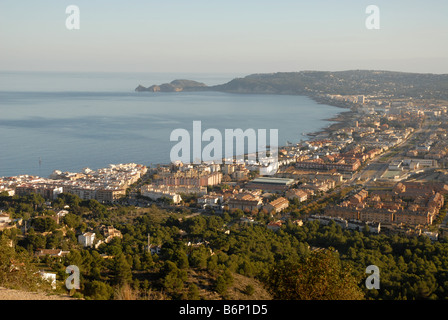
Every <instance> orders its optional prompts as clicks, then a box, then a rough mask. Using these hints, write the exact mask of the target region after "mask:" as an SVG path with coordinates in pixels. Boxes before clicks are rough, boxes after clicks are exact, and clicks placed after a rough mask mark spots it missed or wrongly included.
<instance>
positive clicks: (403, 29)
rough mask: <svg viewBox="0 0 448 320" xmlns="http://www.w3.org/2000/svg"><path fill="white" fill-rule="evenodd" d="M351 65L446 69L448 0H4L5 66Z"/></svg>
mask: <svg viewBox="0 0 448 320" xmlns="http://www.w3.org/2000/svg"><path fill="white" fill-rule="evenodd" d="M370 4H374V5H377V6H378V7H379V9H380V30H368V29H367V28H366V27H365V20H366V18H367V17H368V16H369V15H368V14H366V12H365V10H366V7H367V6H368V5H370ZM68 5H77V6H78V7H79V9H80V29H79V30H68V29H67V28H66V26H65V21H66V19H67V17H68V14H66V13H65V9H66V7H67V6H68ZM348 69H381V70H396V71H410V72H430V73H448V1H446V0H426V1H421V0H409V1H396V0H387V1H383V0H381V1H380V0H369V1H364V0H338V1H335V0H331V1H330V0H329V1H324V0H314V1H310V0H308V1H298V0H296V1H286V0H276V1H273V0H271V1H264V0H239V1H234V0H225V1H224V0H222V1H218V0H190V1H188V0H157V1H149V0H144V1H143V0H142V1H137V0H126V1H125V0H121V1H112V0H107V1H106V0H94V1H92V0H90V1H87V0H86V1H84V0H70V1H64V0H53V1H49V0H39V1H36V0H32V1H31V0H30V1H25V0H0V70H39V71H40V70H48V71H114V72H121V71H125V72H133V71H142V72H207V73H213V72H219V73H223V72H229V73H235V72H237V73H255V72H257V73H258V72H260V73H262V72H276V71H300V70H348Z"/></svg>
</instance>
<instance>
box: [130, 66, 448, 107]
mask: <svg viewBox="0 0 448 320" xmlns="http://www.w3.org/2000/svg"><path fill="white" fill-rule="evenodd" d="M135 91H137V92H141V91H153V92H154V91H160V92H180V91H220V92H228V93H251V94H290V95H307V96H316V95H322V94H341V95H358V94H361V95H379V96H386V97H387V96H390V97H394V98H404V97H413V98H417V99H422V98H423V99H446V100H448V74H433V73H410V72H399V71H385V70H347V71H298V72H275V73H255V74H250V75H247V76H245V77H243V78H235V79H232V80H230V81H229V82H227V83H224V84H219V85H214V86H207V85H205V84H203V83H201V82H197V81H193V80H174V81H172V82H171V83H170V84H162V85H159V86H157V85H152V86H150V87H148V88H145V87H143V86H142V85H139V86H138V87H137V88H136V89H135Z"/></svg>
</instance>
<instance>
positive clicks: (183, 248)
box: [0, 189, 448, 300]
mask: <svg viewBox="0 0 448 320" xmlns="http://www.w3.org/2000/svg"><path fill="white" fill-rule="evenodd" d="M347 192H348V189H347V190H345V189H344V190H338V191H337V193H339V194H335V195H334V196H331V197H328V198H323V199H321V201H320V200H319V201H318V202H317V204H318V206H317V207H320V206H321V205H323V204H325V203H327V202H328V201H332V199H333V197H336V196H341V194H346V193H347ZM41 200H42V199H39V197H7V196H5V195H2V196H0V207H1V208H3V209H4V210H5V211H8V212H10V213H11V214H12V215H13V216H16V217H22V218H23V219H30V220H29V222H30V223H29V224H27V225H28V226H29V228H28V230H27V232H26V233H24V234H23V233H22V232H21V230H19V229H14V228H13V229H8V230H4V231H2V234H1V235H2V238H1V241H2V245H1V246H0V261H1V265H0V285H3V286H10V287H22V288H29V289H33V288H36V287H38V285H37V283H38V282H35V281H34V280H33V281H31V279H36V277H35V276H33V275H34V274H35V273H34V271H35V270H36V268H37V266H39V267H41V266H44V267H45V268H48V269H50V270H53V272H56V273H57V275H58V280H59V283H60V288H63V283H64V281H65V279H66V277H67V276H68V274H66V273H65V268H66V266H68V265H72V264H73V265H76V266H78V267H79V269H80V271H81V279H80V283H81V288H80V290H78V292H77V293H76V294H77V295H78V296H81V295H82V296H83V297H84V298H86V299H106V300H107V299H220V298H228V299H233V298H234V299H237V298H238V299H242V298H244V297H245V298H246V299H257V298H266V297H272V298H274V299H363V298H365V299H444V298H447V297H448V292H447V291H446V288H447V287H448V272H447V270H448V243H446V242H444V241H443V240H441V241H440V242H431V241H430V240H429V239H428V238H427V237H425V236H420V237H409V238H408V237H405V236H401V235H393V236H388V235H385V234H380V235H372V234H369V233H368V232H367V230H366V231H364V232H357V231H348V230H344V229H342V228H340V227H339V226H338V225H337V224H335V223H331V224H330V225H328V226H324V225H320V224H319V223H318V222H317V221H314V222H306V223H305V224H304V225H303V226H297V225H295V224H293V223H292V222H291V221H287V222H286V223H285V224H284V226H283V227H282V228H281V229H280V230H279V231H277V232H274V231H271V230H268V229H267V228H266V227H265V224H264V223H258V224H257V223H253V224H250V223H240V222H239V220H238V217H240V216H242V215H244V212H242V211H241V210H240V211H241V212H236V211H235V212H225V213H224V214H223V215H221V216H217V215H196V216H191V215H190V213H182V212H168V211H166V210H162V209H159V208H157V207H155V206H153V207H150V208H145V209H136V208H134V207H120V206H105V205H102V204H99V203H97V202H95V201H81V200H80V199H79V198H77V197H76V196H71V195H65V194H64V195H61V196H60V197H59V198H58V199H57V200H55V201H54V202H53V204H52V208H49V207H46V205H45V202H43V201H41ZM66 205H68V206H70V207H69V208H68V210H69V212H70V213H69V214H67V215H66V216H65V217H64V219H61V220H62V221H60V223H59V224H56V223H55V222H54V220H53V219H51V217H52V216H53V214H54V212H55V211H57V208H58V207H61V208H63V207H64V206H66ZM311 206H314V204H312V205H311ZM313 208H314V207H313ZM296 209H297V210H298V207H296V208H293V211H294V210H296ZM308 209H310V210H311V209H312V208H308ZM314 209H316V208H314ZM314 209H313V210H314ZM27 217H28V218H27ZM266 219H267V215H265V216H263V214H259V218H257V221H258V222H266ZM293 219H294V217H291V220H293ZM101 225H113V226H114V227H115V228H117V229H118V230H120V231H121V233H122V235H123V236H122V238H118V237H116V238H113V239H112V240H111V241H110V242H109V243H103V244H101V245H99V246H98V247H97V248H82V247H81V246H80V245H79V244H78V243H77V235H78V234H80V233H82V232H85V231H86V230H92V231H93V232H95V233H96V234H97V237H98V238H99V239H103V238H102V234H101V232H100V226H101ZM148 234H149V235H150V241H151V244H152V245H154V246H161V247H162V250H161V252H160V253H159V254H156V253H153V254H151V253H150V252H148V250H147V247H146V245H147V241H148ZM10 240H12V243H13V244H14V246H13V247H10V246H8V245H6V243H9V241H10ZM41 248H47V249H63V250H67V251H70V253H69V254H67V255H65V256H62V257H50V256H46V257H40V258H38V257H36V256H34V252H35V251H36V250H37V249H41ZM11 260H14V261H16V260H17V261H19V263H23V265H22V264H20V265H21V266H23V269H20V270H19V271H18V272H20V276H16V275H18V274H19V273H14V272H10V271H9V270H10V268H11ZM372 264H373V265H376V266H378V267H379V269H380V279H381V287H380V289H379V290H376V289H372V290H368V289H366V287H365V279H366V278H367V276H368V274H366V271H365V270H366V267H367V266H369V265H372ZM15 265H17V264H15ZM36 281H37V280H36Z"/></svg>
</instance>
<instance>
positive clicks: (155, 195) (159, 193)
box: [140, 185, 182, 204]
mask: <svg viewBox="0 0 448 320" xmlns="http://www.w3.org/2000/svg"><path fill="white" fill-rule="evenodd" d="M140 191H141V194H142V196H144V197H148V198H150V199H152V200H158V199H161V198H167V199H170V200H172V201H173V203H174V204H178V203H180V202H181V201H182V197H181V196H180V195H179V194H177V193H175V192H172V191H170V190H169V189H167V188H163V187H155V186H152V185H148V186H143V187H142V188H141V190H140Z"/></svg>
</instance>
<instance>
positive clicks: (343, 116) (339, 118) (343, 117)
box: [0, 94, 353, 179]
mask: <svg viewBox="0 0 448 320" xmlns="http://www.w3.org/2000/svg"><path fill="white" fill-rule="evenodd" d="M277 95H282V94H277ZM294 96H303V97H307V98H309V99H311V100H313V101H314V102H315V103H316V104H318V105H326V106H331V107H337V108H340V109H345V111H344V110H341V112H340V113H338V114H336V115H334V116H332V117H331V118H323V119H321V120H322V121H325V122H329V124H328V125H327V126H325V127H322V128H320V129H318V130H317V131H311V132H303V133H302V134H299V135H298V136H297V139H296V141H295V142H293V143H292V145H299V144H300V143H302V142H303V139H304V138H305V139H306V140H313V139H314V138H316V136H319V135H321V134H324V133H330V132H331V131H333V130H334V129H335V128H334V127H335V126H338V127H339V126H343V125H344V124H345V123H346V122H347V115H350V114H351V113H352V112H353V111H351V110H350V108H349V107H348V106H341V105H338V104H336V103H331V101H327V100H326V99H322V97H317V96H314V95H299V94H294ZM289 146H291V145H288V144H286V145H279V146H278V149H282V148H287V147H289ZM204 162H208V161H204ZM143 165H145V164H143ZM167 165H170V162H167V163H164V162H162V163H150V164H148V165H145V166H147V167H148V168H154V167H157V166H167ZM101 168H105V166H102V167H99V168H97V169H101ZM97 169H94V170H97ZM67 172H71V171H70V170H67ZM18 176H32V177H39V178H45V179H46V178H48V177H45V176H40V175H35V174H29V173H20V174H17V175H12V176H0V179H7V178H10V177H18Z"/></svg>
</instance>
